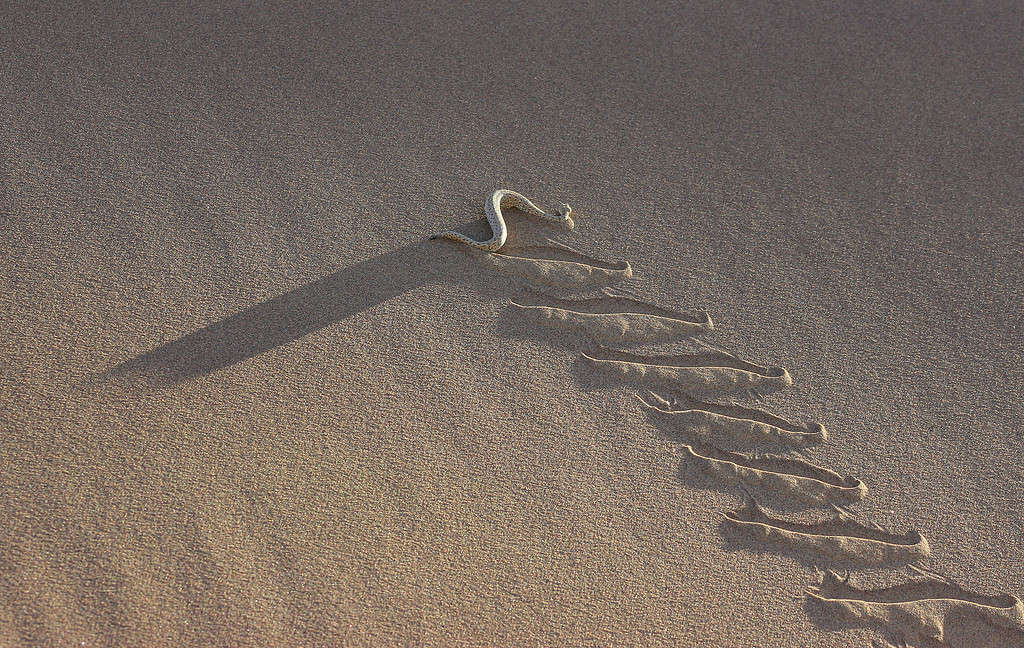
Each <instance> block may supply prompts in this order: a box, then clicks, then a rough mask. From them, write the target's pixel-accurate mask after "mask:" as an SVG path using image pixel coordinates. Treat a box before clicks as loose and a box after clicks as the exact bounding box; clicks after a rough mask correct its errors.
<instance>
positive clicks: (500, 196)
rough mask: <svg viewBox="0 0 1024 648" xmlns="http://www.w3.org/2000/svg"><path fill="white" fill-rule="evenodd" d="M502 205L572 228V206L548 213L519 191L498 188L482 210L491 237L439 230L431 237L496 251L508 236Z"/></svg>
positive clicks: (562, 206)
mask: <svg viewBox="0 0 1024 648" xmlns="http://www.w3.org/2000/svg"><path fill="white" fill-rule="evenodd" d="M504 207H518V208H519V209H521V210H523V211H525V212H527V213H529V214H533V215H534V216H538V217H540V218H543V219H545V220H550V221H554V222H556V223H563V224H565V225H567V226H568V227H569V229H572V228H573V222H572V216H571V214H572V207H570V206H569V205H565V204H563V205H561V206H560V207H559V208H558V213H555V214H549V213H547V212H546V211H544V210H543V209H541V208H540V207H538V206H537V205H534V204H533V203H532V202H530V199H529V198H527V197H526V196H524V195H523V194H521V193H516V192H515V191H512V190H511V189H498V190H496V191H495V192H494V193H492V194H491V195H490V197H489V198H488V199H487V202H486V203H485V204H484V211H486V212H487V223H488V224H489V225H490V226H491V238H489V239H487V240H486V241H477V240H476V239H472V238H470V237H468V236H466V235H465V234H462V233H460V232H456V231H448V232H441V233H440V234H434V235H433V236H431V237H430V238H431V239H438V238H444V239H449V240H452V241H457V242H459V243H465V244H466V245H468V246H470V247H473V248H476V249H478V250H483V251H484V252H497V251H498V250H500V249H501V248H502V246H503V245H505V240H506V239H507V238H508V225H506V224H505V217H504V216H503V215H502V213H501V210H502V208H504Z"/></svg>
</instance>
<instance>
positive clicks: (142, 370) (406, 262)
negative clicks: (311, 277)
mask: <svg viewBox="0 0 1024 648" xmlns="http://www.w3.org/2000/svg"><path fill="white" fill-rule="evenodd" d="M473 225H478V223H477V222H476V221H474V222H473V223H470V224H466V225H463V229H467V228H468V229H470V230H472V229H474V228H473V227H472V226H473ZM474 254H479V253H477V252H476V251H474V250H470V249H469V248H467V247H464V246H460V245H455V244H453V243H451V242H449V241H440V240H433V241H432V240H428V239H426V238H424V239H423V240H420V241H417V242H415V243H411V244H409V245H405V246H403V247H401V248H398V249H396V250H393V251H391V252H387V253H385V254H382V255H380V256H377V257H374V258H371V259H367V260H365V261H361V262H359V263H356V264H354V265H351V266H348V267H345V268H342V269H341V270H338V271H337V272H335V273H333V274H331V275H328V276H326V277H323V278H322V279H318V280H317V281H314V282H311V283H308V284H306V285H304V286H301V287H299V288H296V289H294V290H292V291H290V292H287V293H285V294H283V295H280V296H278V297H274V298H272V299H268V300H267V301H264V302H262V303H259V304H256V305H255V306H251V307H249V308H247V309H245V310H243V311H241V312H239V313H236V314H234V315H231V316H230V317H227V318H224V319H222V320H220V321H217V322H214V323H212V324H209V325H207V326H204V327H203V328H201V329H199V330H197V331H195V332H193V333H189V334H188V335H185V336H183V337H180V338H178V339H176V340H173V341H171V342H167V343H166V344H163V345H161V346H159V347H157V348H156V349H153V350H152V351H148V352H146V353H143V354H141V355H137V356H135V357H133V358H131V359H129V360H127V361H125V362H122V363H121V364H119V365H117V366H115V367H113V368H112V369H110V370H108V371H106V372H105V373H104V374H103V376H104V377H105V378H108V379H110V378H112V379H118V378H131V377H138V378H142V379H143V380H145V381H146V382H149V383H151V384H153V385H158V386H159V385H173V384H177V383H180V382H183V381H186V380H189V379H192V378H196V377H199V376H204V375H206V374H209V373H212V372H214V371H217V370H218V369H223V368H225V367H228V366H231V365H233V364H235V363H237V362H241V361H243V360H246V359H249V358H252V357H254V356H257V355H260V354H262V353H264V352H266V351H269V350H271V349H273V348H275V347H278V346H281V345H282V344H287V343H289V342H292V341H294V340H297V339H299V338H302V337H305V336H306V335H309V334H310V333H313V332H315V331H318V330H320V329H323V328H325V327H327V326H330V325H332V324H335V323H337V322H340V321H342V320H344V319H347V318H349V317H352V316H353V315H356V314H358V313H361V312H362V311H364V310H366V309H368V308H371V307H373V306H376V305H377V304H381V303H383V302H385V301H387V300H389V299H391V298H393V297H396V296H398V295H401V294H403V293H405V292H407V291H409V290H412V289H414V288H418V287H420V286H424V285H426V284H429V283H433V282H436V281H446V282H455V281H464V282H469V284H470V287H471V288H472V289H474V290H475V291H477V292H480V293H484V294H490V293H500V294H505V293H507V281H504V282H503V281H502V280H501V278H500V277H497V276H494V274H493V273H487V272H480V270H479V265H477V264H476V263H475V259H474V258H473V255H474Z"/></svg>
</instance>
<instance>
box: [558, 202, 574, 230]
mask: <svg viewBox="0 0 1024 648" xmlns="http://www.w3.org/2000/svg"><path fill="white" fill-rule="evenodd" d="M558 215H559V216H561V217H562V218H563V219H564V220H565V223H566V224H567V225H568V226H569V229H573V227H575V224H574V223H573V222H572V207H570V206H569V205H566V204H565V203H562V204H561V205H559V206H558Z"/></svg>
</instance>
